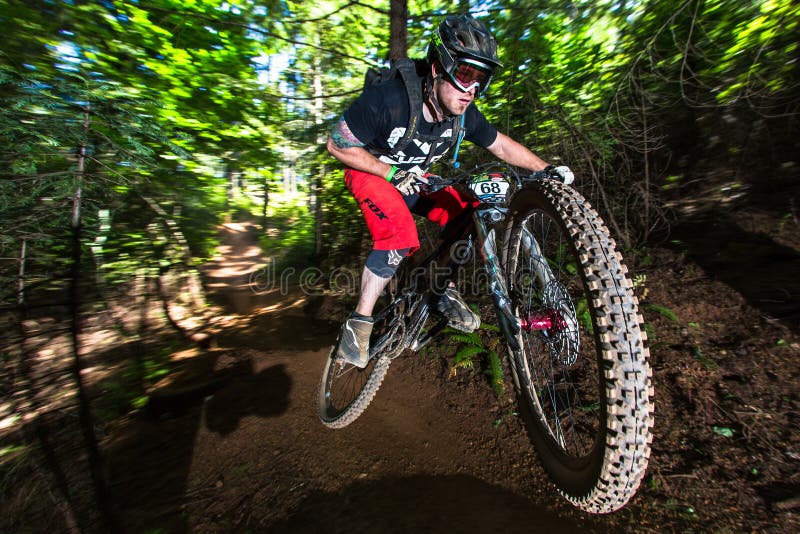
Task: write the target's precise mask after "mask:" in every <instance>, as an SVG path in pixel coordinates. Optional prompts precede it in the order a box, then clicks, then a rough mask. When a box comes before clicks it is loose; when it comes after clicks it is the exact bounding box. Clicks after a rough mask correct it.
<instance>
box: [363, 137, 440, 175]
mask: <svg viewBox="0 0 800 534" xmlns="http://www.w3.org/2000/svg"><path fill="white" fill-rule="evenodd" d="M405 132H406V129H405V128H402V127H398V128H395V129H394V130H392V132H391V134H390V135H389V139H388V144H389V146H391V147H394V145H395V144H397V141H398V140H399V139H400V138H401V137H402V136H403V134H405ZM452 135H453V131H452V128H448V129H446V130H444V131H443V132H441V133H440V134H439V136H438V138H431V136H426V137H427V140H423V139H418V138H414V139H412V140H411V141H412V142H411V143H410V144H409V145H408V146H407V147H406V148H405V149H404V150H399V151H397V152H395V153H393V154H381V155H378V159H380V160H381V161H383V162H384V163H388V164H390V165H396V166H398V167H400V168H402V169H405V170H407V171H409V172H414V173H417V174H425V173H426V172H427V165H426V166H425V167H422V165H424V164H425V162H426V161H427V162H428V165H430V164H432V163H434V162H436V161H438V160H440V159H442V157H444V155H445V154H446V153H447V150H448V149H449V148H450V144H451V143H450V137H451V136H452ZM433 139H437V140H433ZM438 139H441V141H439V140H438ZM431 151H433V152H434V154H433V155H432V156H431V155H430V154H431Z"/></svg>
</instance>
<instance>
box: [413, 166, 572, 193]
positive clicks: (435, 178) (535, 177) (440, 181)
mask: <svg viewBox="0 0 800 534" xmlns="http://www.w3.org/2000/svg"><path fill="white" fill-rule="evenodd" d="M478 174H498V175H502V176H504V177H505V178H506V179H507V180H512V181H515V182H517V185H519V186H522V185H523V184H525V183H526V182H535V181H539V180H557V181H559V182H563V181H564V180H563V178H562V177H561V176H560V175H559V174H556V173H553V172H548V171H544V170H543V171H534V172H532V173H530V174H519V173H517V172H515V171H514V170H512V169H511V168H510V167H509V168H508V169H507V170H504V171H500V172H493V171H491V170H481V169H480V168H476V169H474V171H473V172H470V173H466V174H461V175H460V176H456V177H453V178H444V177H442V176H439V175H436V174H427V175H426V176H425V177H426V178H427V180H428V187H427V188H426V189H427V190H428V191H436V190H438V189H441V188H443V187H447V186H450V185H456V184H461V183H466V182H468V181H469V180H470V179H471V178H472V177H473V176H475V175H478Z"/></svg>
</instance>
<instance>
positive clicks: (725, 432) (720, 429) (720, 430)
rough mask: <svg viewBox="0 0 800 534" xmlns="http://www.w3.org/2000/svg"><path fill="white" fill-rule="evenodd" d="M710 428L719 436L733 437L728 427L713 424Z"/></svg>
mask: <svg viewBox="0 0 800 534" xmlns="http://www.w3.org/2000/svg"><path fill="white" fill-rule="evenodd" d="M712 430H713V431H714V433H715V434H719V435H720V436H725V437H726V438H732V437H733V430H731V429H730V428H728V427H724V426H714V427H712Z"/></svg>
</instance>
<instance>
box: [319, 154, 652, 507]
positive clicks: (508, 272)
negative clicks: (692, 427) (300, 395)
mask: <svg viewBox="0 0 800 534" xmlns="http://www.w3.org/2000/svg"><path fill="white" fill-rule="evenodd" d="M498 169H499V170H498ZM553 178H554V177H553V176H550V175H548V174H547V173H546V172H544V171H542V172H536V173H533V174H531V175H520V174H518V173H516V172H515V171H514V170H513V169H511V168H508V167H498V166H497V164H494V165H493V166H489V167H487V166H484V167H479V168H476V169H474V170H473V171H471V172H469V173H468V174H465V175H463V176H460V177H456V178H450V179H444V178H431V179H430V180H429V182H430V184H431V185H432V187H433V188H436V187H444V186H448V185H449V186H454V187H460V188H462V189H466V190H467V191H469V192H470V194H471V195H472V197H474V199H475V201H476V207H475V208H474V209H473V210H472V211H471V217H472V218H471V220H470V221H469V223H470V224H469V227H468V230H467V232H466V243H468V244H472V245H473V246H474V247H475V248H476V250H477V251H479V252H480V259H481V263H482V269H483V270H484V272H483V273H482V274H484V275H485V282H486V286H487V288H488V292H489V294H490V295H491V297H492V300H493V303H494V308H495V312H496V313H495V315H496V318H497V323H498V325H497V326H499V329H500V331H501V335H502V336H503V338H504V340H505V344H506V346H507V348H508V350H507V358H508V367H509V369H510V374H511V377H512V379H513V383H514V387H515V390H516V393H517V397H518V400H519V404H520V408H521V410H520V411H521V413H522V414H523V415H524V420H525V423H526V427H527V430H528V434H529V436H530V437H531V441H532V443H533V445H534V447H535V449H536V451H537V454H538V456H539V458H540V461H541V462H542V464H543V465H544V467H545V469H546V470H547V472H548V474H549V475H550V477H551V479H552V480H553V481H554V483H555V486H556V487H557V489H558V490H559V491H560V492H561V494H562V495H564V496H565V497H566V498H567V499H568V500H569V501H570V502H572V503H573V504H574V505H575V506H577V507H579V508H580V509H582V510H585V511H587V512H591V513H608V512H612V511H615V510H617V509H619V508H621V507H622V506H624V505H625V504H626V503H627V502H628V501H629V500H630V498H631V497H632V496H633V495H634V493H635V492H636V490H637V489H638V487H639V485H640V484H641V481H642V479H643V477H644V475H645V470H646V467H647V462H648V458H649V456H650V445H651V442H652V427H653V395H654V392H653V386H652V371H651V369H650V366H649V363H648V358H649V352H648V348H647V346H646V340H647V336H646V334H645V332H644V331H643V329H642V323H643V318H642V316H641V315H640V314H639V312H638V302H637V299H636V297H635V295H634V292H633V285H632V283H631V281H630V279H629V278H628V277H627V276H626V273H627V268H626V267H625V265H624V264H623V261H622V256H621V255H620V253H619V251H618V250H617V248H616V245H615V242H614V240H613V239H612V238H611V236H610V235H609V231H608V229H607V227H606V225H605V223H604V222H603V220H602V219H601V218H600V216H599V215H598V214H597V212H596V211H595V210H594V209H593V208H592V207H591V206H590V205H589V203H588V202H587V201H586V199H585V198H583V196H581V195H580V193H578V192H577V191H576V190H575V189H573V188H572V187H570V186H568V185H565V184H563V183H561V182H560V181H557V180H555V179H553ZM463 242H464V241H462V243H463ZM455 245H456V243H455V242H448V241H447V240H445V241H443V242H442V243H441V244H440V245H439V247H437V248H436V249H435V250H434V251H433V252H431V253H430V254H429V255H428V256H427V257H426V258H425V260H424V261H422V262H421V263H420V264H418V265H417V266H416V268H412V267H411V266H410V265H409V266H408V268H404V266H401V269H399V270H398V272H397V273H396V275H395V278H394V280H393V281H392V282H391V283H390V285H389V287H388V288H387V290H386V291H385V292H384V295H382V297H381V299H382V301H383V302H379V305H378V306H376V308H375V309H376V310H379V311H377V312H376V313H375V314H374V319H375V327H374V329H373V333H372V337H371V340H370V345H371V348H370V361H369V363H368V365H367V367H366V368H364V369H359V368H357V367H354V366H353V365H350V364H347V363H345V362H344V361H343V360H342V359H340V358H338V357H337V356H336V352H337V346H336V345H335V344H334V346H333V347H332V349H331V353H330V356H329V357H328V359H327V361H326V364H325V369H324V372H323V375H322V380H321V383H320V387H319V393H318V404H319V416H320V419H321V420H322V422H323V424H325V425H326V426H328V427H331V428H342V427H345V426H347V425H349V424H350V423H352V422H353V421H354V420H355V419H356V418H358V417H359V416H360V415H361V413H363V411H364V410H365V409H366V408H367V406H368V405H369V403H370V402H371V401H372V399H373V398H374V397H375V394H376V393H377V391H378V388H379V387H380V385H381V382H382V381H383V379H384V377H385V376H386V373H387V371H388V370H389V365H390V364H391V362H392V360H394V359H395V358H397V357H399V356H401V355H402V354H404V353H405V352H406V351H407V350H410V351H418V350H419V349H420V348H422V347H423V346H425V345H426V344H427V343H429V342H430V341H431V340H432V339H434V338H435V337H436V336H437V335H439V334H440V333H441V332H442V331H443V330H444V329H445V327H446V326H447V320H446V319H444V318H443V317H441V315H439V314H438V312H437V311H436V309H435V306H434V305H433V303H434V299H435V294H434V293H435V292H434V291H432V289H431V286H430V280H429V278H428V277H426V276H420V273H421V272H425V271H424V270H420V267H419V266H420V265H422V266H426V265H430V264H432V263H433V262H435V261H436V260H437V258H439V257H440V256H441V254H442V251H443V250H447V248H448V247H454V246H455ZM462 248H463V247H462ZM461 254H463V251H462V252H461ZM405 263H409V262H408V261H406V262H405ZM426 281H427V283H426Z"/></svg>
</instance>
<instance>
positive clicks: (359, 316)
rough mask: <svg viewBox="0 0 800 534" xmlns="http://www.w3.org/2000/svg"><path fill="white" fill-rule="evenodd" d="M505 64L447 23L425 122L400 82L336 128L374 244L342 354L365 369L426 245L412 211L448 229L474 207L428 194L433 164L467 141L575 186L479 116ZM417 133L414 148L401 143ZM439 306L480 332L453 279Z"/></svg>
mask: <svg viewBox="0 0 800 534" xmlns="http://www.w3.org/2000/svg"><path fill="white" fill-rule="evenodd" d="M500 66H501V64H500V61H499V60H498V56H497V44H496V42H495V39H494V37H493V36H492V34H491V33H490V32H489V31H488V30H487V28H486V27H485V26H484V25H483V23H481V22H480V21H478V20H476V19H474V18H472V17H470V16H468V15H459V16H448V17H446V18H445V19H444V21H442V23H441V24H439V26H438V28H437V29H436V31H435V32H434V35H433V37H432V39H431V42H430V44H429V46H428V55H427V62H426V63H425V64H424V65H423V67H424V70H423V72H422V76H421V80H420V83H421V86H422V87H421V88H422V92H421V95H422V104H423V105H421V106H419V116H418V117H414V116H413V114H414V106H413V105H412V104H413V102H409V96H408V95H409V94H412V93H410V89H409V88H407V87H406V86H405V84H404V82H403V80H401V79H399V78H395V79H393V80H390V81H387V82H384V83H379V84H376V85H369V86H367V87H366V88H365V90H364V91H363V93H362V94H361V95H360V96H359V97H358V98H357V99H356V100H355V101H354V102H353V103H352V104H351V105H350V106H349V107H348V108H347V110H346V111H345V112H344V114H343V115H342V117H341V118H340V119H339V121H338V122H337V123H336V124H335V126H334V128H333V131H332V132H331V135H330V137H329V139H328V144H327V147H328V151H329V152H330V153H331V154H332V155H333V156H334V157H335V158H336V159H338V160H339V161H341V162H342V163H343V164H344V165H345V166H346V169H345V172H344V175H345V182H346V184H347V187H348V189H349V190H350V192H351V194H352V195H353V197H354V198H355V200H356V202H357V203H358V205H359V207H360V208H361V212H362V214H363V216H364V220H365V221H366V223H367V227H368V228H369V231H370V234H371V235H372V240H373V250H372V251H371V252H370V254H369V255H368V256H367V259H366V262H365V266H364V270H363V274H362V279H361V294H360V296H359V300H358V304H357V305H356V308H355V311H354V312H353V313H352V314H351V315H350V317H349V318H348V319H347V321H345V323H344V325H343V326H342V335H341V338H340V341H339V349H338V351H339V356H341V357H343V358H344V359H345V360H346V361H348V362H349V363H352V364H353V365H356V366H358V367H362V368H363V367H365V366H366V365H367V362H368V361H369V337H370V333H371V331H372V324H373V320H372V311H373V308H374V306H375V303H376V302H377V299H378V297H379V296H380V294H381V292H382V291H383V289H384V288H385V287H386V285H387V284H388V283H389V280H390V279H391V278H392V276H393V275H394V273H395V271H396V270H397V268H398V266H399V265H400V262H401V261H402V259H403V258H404V257H405V256H408V255H410V254H412V253H413V252H414V251H415V250H416V249H417V248H419V239H418V236H417V228H416V225H415V223H414V219H413V217H412V213H413V214H416V215H421V216H425V217H427V218H428V219H429V220H431V221H433V222H436V223H438V224H439V225H440V226H441V227H442V228H443V232H448V230H450V229H451V228H452V227H453V226H456V225H457V222H458V221H459V220H461V219H463V215H464V214H465V213H468V211H469V208H470V207H471V205H470V203H469V201H468V200H466V199H464V198H462V197H461V195H459V193H458V192H457V191H456V190H455V189H453V188H445V189H442V190H440V191H437V192H435V193H431V194H428V193H426V192H425V191H424V188H425V185H426V184H427V178H426V177H425V175H426V173H427V171H428V168H429V167H430V165H431V164H433V163H434V162H435V161H437V160H439V159H441V158H442V157H443V156H444V155H445V153H447V151H448V150H449V149H450V148H451V147H452V146H453V145H456V144H457V143H460V140H461V139H460V138H461V137H462V136H463V138H464V139H467V140H469V141H471V142H472V143H475V144H477V145H479V146H482V147H484V148H486V149H488V150H489V152H491V153H492V154H493V155H494V156H496V157H497V158H499V159H501V160H503V161H505V162H506V163H509V164H510V165H514V166H517V167H521V168H523V169H527V170H530V171H539V170H543V169H549V170H551V172H553V173H555V174H557V175H559V176H560V177H561V178H562V180H563V181H564V182H565V183H571V182H572V181H573V174H572V171H570V170H569V168H567V167H564V166H561V167H554V166H552V165H549V164H548V163H547V162H545V161H544V160H542V159H541V158H539V157H538V156H537V155H536V154H534V153H533V152H532V151H531V150H529V149H528V148H526V147H524V146H523V145H521V144H520V143H518V142H517V141H515V140H513V139H511V138H510V137H508V136H507V135H505V134H503V133H500V132H498V131H497V129H496V128H494V127H493V126H492V125H491V124H489V122H488V121H487V120H486V118H485V117H484V116H483V114H482V113H481V112H480V111H478V108H477V107H476V106H475V104H474V100H475V99H476V98H477V97H478V96H480V95H482V94H483V93H484V92H485V91H486V89H487V87H488V86H489V83H490V82H491V80H492V77H493V75H494V71H495V69H496V68H497V67H500ZM410 128H413V131H412V132H410V133H411V134H412V135H411V137H410V140H409V141H410V142H407V143H406V142H402V143H400V142H399V141H400V140H401V138H403V136H404V135H406V134H407V133H409V132H408V130H409V129H410ZM436 306H437V309H438V310H439V312H441V313H442V314H443V315H444V316H445V317H446V318H447V319H448V321H449V323H448V324H449V325H450V326H452V327H453V328H456V329H459V330H463V331H467V332H471V331H473V330H475V329H476V328H478V327H479V326H480V318H479V317H478V316H477V315H476V314H475V313H474V312H473V311H472V310H471V309H470V308H469V307H468V306H467V304H466V303H465V302H464V300H463V298H462V297H461V295H460V294H459V293H458V292H457V291H456V289H455V286H454V284H453V283H452V281H451V282H450V283H449V285H448V286H447V287H446V288H444V290H443V291H441V294H440V295H439V297H438V302H437V305H436Z"/></svg>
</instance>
